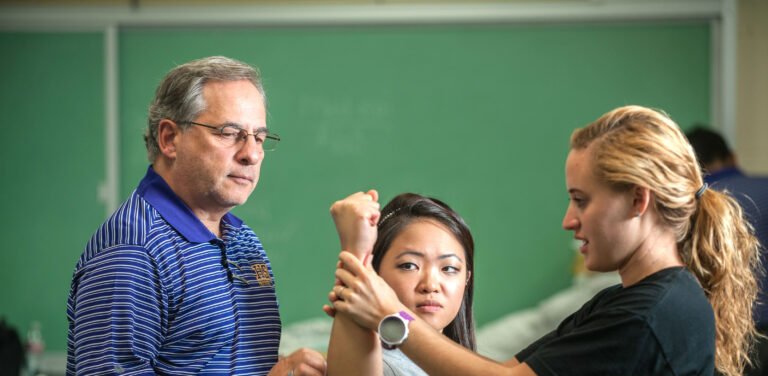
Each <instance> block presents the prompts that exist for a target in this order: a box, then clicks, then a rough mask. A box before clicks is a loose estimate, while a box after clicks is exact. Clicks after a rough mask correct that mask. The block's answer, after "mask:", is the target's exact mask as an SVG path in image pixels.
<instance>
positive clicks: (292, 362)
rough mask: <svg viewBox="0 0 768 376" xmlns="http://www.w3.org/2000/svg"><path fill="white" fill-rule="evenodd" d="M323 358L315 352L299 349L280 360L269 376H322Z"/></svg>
mask: <svg viewBox="0 0 768 376" xmlns="http://www.w3.org/2000/svg"><path fill="white" fill-rule="evenodd" d="M325 369H326V363H325V358H324V357H323V355H322V354H320V353H319V352H317V351H315V350H311V349H307V348H301V349H298V350H296V351H294V352H293V353H292V354H291V355H288V356H286V357H283V358H281V359H280V360H279V361H278V362H277V364H275V366H274V367H272V370H271V371H269V376H324V375H325Z"/></svg>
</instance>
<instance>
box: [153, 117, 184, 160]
mask: <svg viewBox="0 0 768 376" xmlns="http://www.w3.org/2000/svg"><path fill="white" fill-rule="evenodd" d="M180 134H181V128H179V126H178V124H176V123H175V122H173V121H172V120H169V119H162V120H160V122H159V123H158V124H157V146H158V147H159V148H160V153H161V154H163V155H164V156H165V157H166V158H169V159H176V142H177V141H178V139H177V136H178V135H180Z"/></svg>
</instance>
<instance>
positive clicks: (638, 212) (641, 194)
mask: <svg viewBox="0 0 768 376" xmlns="http://www.w3.org/2000/svg"><path fill="white" fill-rule="evenodd" d="M652 198H653V193H652V192H651V190H650V189H648V188H647V187H641V186H639V185H636V186H634V187H633V188H632V209H634V215H635V216H636V217H640V216H642V215H643V214H645V212H646V211H647V210H648V206H649V205H650V204H651V199H652Z"/></svg>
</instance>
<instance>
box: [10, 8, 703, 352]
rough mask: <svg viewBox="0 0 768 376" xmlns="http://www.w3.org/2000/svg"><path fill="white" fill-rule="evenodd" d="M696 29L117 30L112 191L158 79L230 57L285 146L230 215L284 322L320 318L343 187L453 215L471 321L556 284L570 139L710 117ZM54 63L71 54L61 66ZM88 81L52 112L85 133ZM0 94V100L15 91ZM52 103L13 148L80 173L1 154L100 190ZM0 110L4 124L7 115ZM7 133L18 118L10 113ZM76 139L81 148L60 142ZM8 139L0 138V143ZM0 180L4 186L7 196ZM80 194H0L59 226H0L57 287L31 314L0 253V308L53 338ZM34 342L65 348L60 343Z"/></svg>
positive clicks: (124, 182)
mask: <svg viewBox="0 0 768 376" xmlns="http://www.w3.org/2000/svg"><path fill="white" fill-rule="evenodd" d="M710 32H711V30H710V26H709V24H708V23H707V22H704V21H702V22H694V23H679V22H678V23H658V22H654V23H650V22H644V23H631V24H609V23H601V24H541V25H482V26H481V25H440V26H403V25H400V26H349V27H262V28H205V27H194V28H193V27H189V28H158V29H148V28H124V29H120V31H119V37H118V42H119V43H118V45H119V47H118V53H119V88H120V90H119V98H120V102H119V112H120V116H119V119H120V151H121V153H120V154H121V155H120V159H121V161H120V184H121V186H120V197H121V198H124V197H126V196H127V195H128V194H129V193H130V191H131V190H132V189H133V188H134V187H135V185H136V183H137V182H138V180H139V179H140V178H141V176H142V175H143V173H144V171H145V169H146V166H147V160H146V154H145V149H144V146H143V142H142V139H141V135H142V133H143V129H144V127H145V124H146V112H147V107H148V105H149V102H150V100H151V98H152V95H153V93H154V89H155V87H156V85H157V84H158V82H159V80H160V79H161V78H162V77H163V76H164V75H165V73H166V72H167V71H168V70H169V69H171V68H172V67H173V66H175V65H177V64H180V63H183V62H186V61H189V60H191V59H195V58H199V57H203V56H207V55H214V54H216V55H219V54H220V55H227V56H231V57H234V58H237V59H240V60H243V61H246V62H248V63H251V64H254V65H256V66H258V67H259V68H260V69H261V71H262V73H263V76H264V84H265V87H266V91H267V96H268V101H269V107H268V111H269V115H268V122H269V126H270V128H271V129H272V130H274V131H275V132H277V133H279V134H280V135H281V136H282V137H283V142H282V143H281V145H280V147H279V149H278V150H277V151H275V152H272V153H270V154H268V155H267V157H266V160H265V162H264V165H263V168H262V174H261V181H260V182H259V186H258V187H257V188H256V191H255V192H254V194H253V196H251V199H250V200H249V202H248V203H247V204H246V205H244V206H243V207H240V208H237V209H236V210H235V213H236V214H237V215H239V216H240V217H242V218H243V219H244V220H245V221H246V223H248V224H249V225H250V226H251V227H252V228H253V229H254V230H255V231H256V233H257V234H259V235H260V237H261V239H262V241H263V243H264V245H265V247H266V249H267V252H268V253H269V256H270V258H271V260H272V266H273V270H274V271H275V274H276V283H277V289H278V294H279V298H280V303H281V314H282V317H283V321H284V323H291V322H295V321H298V320H302V319H306V318H311V317H317V316H321V315H322V312H321V310H320V307H321V306H322V304H323V303H324V302H325V297H326V294H327V292H328V290H329V287H330V286H331V284H332V282H333V274H332V273H333V268H334V265H335V260H336V255H337V253H338V242H337V240H336V234H335V230H334V228H333V225H332V221H331V219H330V216H329V214H328V208H329V206H330V204H331V203H332V202H333V201H334V200H337V199H339V198H341V197H344V196H346V195H347V194H349V193H351V192H353V191H357V190H365V189H368V188H376V189H378V190H379V191H380V193H381V195H382V199H383V200H384V201H386V200H388V199H390V198H391V197H393V196H394V195H396V194H397V193H400V192H404V191H414V192H419V193H422V194H427V195H432V196H436V197H438V198H441V199H443V200H445V201H447V202H448V203H449V204H451V205H452V206H454V208H456V209H457V210H458V211H459V212H460V213H462V214H463V216H464V217H465V219H466V220H467V222H468V223H469V225H470V227H471V228H472V230H473V233H474V235H475V238H476V243H477V251H476V263H477V264H476V270H475V273H476V283H477V290H476V295H475V296H476V298H475V299H476V305H475V312H476V315H477V318H478V322H479V323H480V324H482V323H485V322H487V321H489V320H492V319H494V318H497V317H499V316H500V315H503V314H505V313H508V312H510V311H514V310H518V309H521V308H525V307H529V306H532V305H534V304H536V302H538V301H540V300H541V299H543V298H545V297H547V296H549V295H551V294H552V293H554V292H556V291H557V290H560V289H562V288H563V287H565V286H567V285H569V284H570V281H571V274H570V266H571V260H572V257H573V255H574V253H573V251H572V249H571V247H570V238H571V236H572V235H571V234H569V233H566V232H565V231H563V230H562V229H561V227H560V223H561V218H562V214H563V212H564V210H565V207H566V204H567V195H566V192H565V187H564V178H563V171H564V167H563V164H564V160H565V157H566V155H567V151H568V137H569V135H570V133H571V131H572V130H573V129H574V128H575V127H578V126H582V125H584V124H585V123H587V122H589V121H591V120H594V119H595V118H597V117H598V116H599V115H601V114H602V113H604V112H606V111H608V110H609V109H611V108H613V107H616V106H620V105H624V104H630V103H634V104H641V105H646V106H653V107H659V108H662V109H664V110H666V111H668V112H669V113H670V114H671V115H672V117H673V118H675V119H676V120H678V122H679V123H680V124H683V125H687V124H690V123H691V122H694V121H708V120H709V114H710V97H711V90H712V89H711V83H710V76H711V72H710V71H711V63H710V59H711V58H710V55H711V51H710V48H711V47H710V46H711V43H710ZM13 38H16V37H15V36H14V37H13ZM13 38H11V39H13ZM41 38H42V39H43V40H49V41H50V40H55V39H56V38H65V39H66V38H74V39H77V36H74V35H65V36H56V35H49V36H46V37H41ZM46 38H47V39H46ZM94 39H96V38H95V37H94ZM0 40H4V39H0ZM13 40H14V41H15V39H13ZM68 40H69V39H68ZM8 43H9V42H3V44H1V45H0V46H2V47H5V46H7V45H8ZM72 43H82V42H81V41H79V40H74V41H73V42H72ZM82 44H85V43H82ZM97 44H98V43H97ZM50 48H53V47H50ZM79 48H83V49H85V50H86V52H88V51H89V49H88V46H87V45H85V46H81V47H75V48H74V49H73V50H78V49H79ZM70 51H71V50H70ZM54 53H56V52H54ZM60 53H61V54H64V53H63V52H60ZM93 53H94V54H96V55H97V56H96V57H95V58H94V59H92V60H88V59H83V58H82V57H78V59H77V61H78V62H82V61H88V63H87V64H85V65H82V66H78V67H76V74H79V75H89V76H90V75H93V74H95V72H98V74H99V75H101V74H102V73H101V72H102V70H101V68H100V63H101V60H100V59H101V55H98V54H99V53H100V51H99V50H98V48H96V49H95V51H93ZM64 55H66V57H67V58H69V57H72V58H73V59H74V57H73V56H72V53H71V52H70V53H67V54H64ZM26 59H31V60H35V59H40V60H42V59H44V58H43V57H42V56H39V55H35V56H29V57H26ZM65 60H66V59H65ZM18 63H19V65H20V67H19V69H20V72H16V73H14V75H15V77H13V78H12V82H15V83H16V84H17V86H18V88H17V90H21V91H22V92H23V93H26V95H28V96H30V97H32V96H34V95H35V94H36V92H35V89H34V87H24V86H23V85H24V83H25V82H27V81H26V80H25V79H24V78H23V77H22V76H23V74H24V73H29V72H30V70H31V69H32V68H31V67H25V66H24V64H25V61H21V60H19V62H18ZM3 64H6V65H7V64H8V63H7V62H4V63H3ZM4 66H5V65H3V67H4ZM24 69H27V70H24ZM49 69H51V72H53V73H51V74H52V75H56V76H58V75H61V74H63V68H59V67H56V66H52V67H51V68H49ZM4 74H6V73H4ZM14 80H15V81H14ZM89 85H90V83H89ZM101 85H103V79H96V81H94V82H93V85H92V86H93V87H90V86H89V87H85V86H77V87H76V88H75V89H73V90H74V91H75V93H76V94H77V95H72V94H70V95H69V96H66V98H67V99H68V100H70V99H71V100H76V102H77V103H78V105H79V106H80V107H75V106H72V107H74V109H70V108H68V109H67V111H75V112H76V113H83V114H85V115H87V116H89V117H92V118H94V119H96V121H97V122H100V121H101V119H102V118H103V115H102V114H103V110H102V108H103V99H102V98H103V97H102V93H103V89H102V86H101ZM57 86H58V87H59V88H60V89H63V88H64V87H72V86H75V85H57ZM0 90H2V94H3V95H4V98H5V96H13V95H15V94H16V93H15V92H9V91H8V88H3V89H0ZM73 97H77V98H74V99H73ZM28 100H31V99H30V98H28ZM56 100H57V97H56V96H55V95H54V94H53V93H50V94H48V95H47V96H46V97H45V103H42V104H41V106H43V108H44V109H45V110H41V111H39V112H40V113H42V114H43V115H41V116H46V119H49V120H47V121H46V122H47V123H46V124H45V125H47V127H45V128H41V130H40V131H37V132H27V133H31V134H28V135H27V134H26V133H25V136H24V137H29V139H30V140H33V141H32V144H33V145H41V144H44V142H49V141H45V140H46V137H47V136H49V135H50V132H51V131H53V130H56V131H60V132H66V134H67V135H68V137H66V138H65V139H66V142H64V141H63V140H60V141H59V142H60V143H61V145H65V146H66V147H67V150H68V153H76V154H77V155H80V154H84V153H90V154H89V155H91V158H92V159H90V160H86V161H78V160H71V161H70V160H69V159H68V158H66V157H62V155H61V154H57V155H56V156H55V158H53V159H52V156H51V155H46V154H44V153H40V152H39V150H50V148H45V147H42V146H41V147H38V148H33V149H31V150H32V152H31V153H26V154H24V153H22V152H21V150H22V149H18V148H20V147H17V146H14V147H17V149H12V150H18V151H17V152H16V153H15V155H24V156H25V157H23V158H21V161H23V162H24V164H40V165H46V164H45V162H49V163H55V164H54V166H56V167H57V168H58V169H59V170H61V171H56V174H57V175H56V176H59V175H64V174H65V172H66V171H68V170H67V169H75V168H76V167H73V166H74V165H76V164H83V165H85V166H92V165H95V166H94V167H93V168H90V167H82V166H77V169H76V171H77V172H78V173H83V174H84V173H85V172H82V171H80V170H81V169H83V170H88V171H89V172H88V173H91V174H93V175H94V178H93V180H96V181H97V180H98V179H97V178H102V179H103V173H102V171H103V169H104V167H103V166H104V165H103V157H102V156H103V147H102V146H101V145H103V141H102V140H103V133H102V132H103V130H102V129H101V128H98V126H97V127H95V128H93V127H92V128H87V126H86V125H85V124H84V123H87V122H84V121H68V122H67V123H66V126H67V127H73V128H67V129H66V131H65V130H64V125H65V124H64V123H61V122H56V120H55V119H57V118H60V117H59V116H60V115H61V112H62V111H55V110H48V108H50V107H49V106H52V104H51V103H49V102H51V101H56ZM3 102H4V103H3V105H4V106H7V105H8V103H7V101H3ZM62 105H63V104H62V103H56V106H62ZM14 107H16V106H13V107H7V108H4V110H5V112H6V113H9V112H10V113H14V111H16V108H14ZM68 115H69V116H67V117H70V118H71V117H72V116H74V115H70V114H69V113H68ZM12 119H16V121H17V122H18V121H19V120H21V119H23V116H22V115H16V117H12ZM68 120H69V119H68ZM51 122H52V124H50V123H51ZM8 124H13V123H8ZM99 124H100V123H99ZM5 127H6V128H8V127H9V125H6V126H5ZM86 129H90V131H86ZM78 137H82V138H83V139H85V140H87V141H90V142H88V143H87V145H86V146H80V147H77V148H75V147H72V143H73V142H76V141H75V140H78ZM50 142H52V143H54V142H53V141H50ZM15 143H16V141H13V140H9V139H8V138H5V140H4V141H3V146H7V145H13V144H15ZM54 144H56V143H54ZM45 145H47V144H45ZM57 145H58V144H57ZM70 149H72V150H70ZM75 149H76V150H75ZM96 149H98V150H96ZM24 150H30V149H24ZM3 152H4V153H6V151H3ZM3 156H4V158H3V160H4V162H3V163H4V169H3V174H4V176H6V174H8V176H10V177H11V178H10V179H5V180H6V181H12V182H16V181H19V180H23V179H28V178H29V176H33V175H34V174H33V172H32V170H31V169H29V168H24V167H21V166H18V165H11V164H10V163H9V162H8V158H9V157H8V156H7V155H5V154H4V155H3ZM62 164H67V166H64V167H62V166H61V165H62ZM5 166H12V169H6V167H5ZM46 166H47V165H46ZM69 175H72V176H69ZM78 176H79V175H77V174H75V173H72V174H68V175H67V176H62V177H61V179H60V180H57V181H56V182H55V183H54V182H50V184H51V187H52V188H53V187H54V186H55V187H56V188H57V189H58V188H59V187H60V186H61V187H65V186H69V185H73V186H77V187H80V189H82V190H89V189H91V190H92V189H93V184H92V183H91V182H84V181H83V180H85V179H83V178H79V177H78ZM8 186H9V184H6V188H4V189H5V190H4V192H10V189H13V190H19V191H21V190H23V189H22V188H21V187H11V188H9V187H8ZM27 190H28V189H27ZM77 193H82V194H85V193H84V192H77ZM25 194H27V193H25ZM88 194H89V197H90V200H91V202H90V203H87V204H84V205H93V206H95V207H97V208H99V209H97V210H96V211H95V212H94V213H90V212H86V211H84V210H72V209H71V206H73V205H75V203H76V202H78V201H80V200H79V199H78V197H77V196H76V195H74V194H73V195H71V197H68V199H67V200H66V201H62V200H54V199H53V195H52V194H51V195H49V196H46V197H45V200H43V201H40V200H31V199H27V200H24V201H22V200H16V199H8V198H4V199H3V200H5V201H3V205H4V206H3V208H6V207H9V208H11V209H13V210H12V211H10V212H13V213H14V216H16V215H18V214H16V213H20V214H24V213H29V216H30V219H23V218H18V220H17V219H10V217H6V221H12V222H13V223H16V222H24V221H29V220H39V219H40V218H43V219H45V220H46V221H52V220H53V219H51V215H52V213H59V212H61V211H64V212H66V213H67V217H66V219H57V220H56V222H55V225H53V224H45V223H47V222H40V223H41V224H40V225H37V226H44V230H46V231H49V230H50V231H49V232H46V233H50V234H51V236H46V237H40V236H38V232H36V231H31V230H30V229H28V228H27V227H28V226H25V225H24V224H23V223H21V224H18V225H17V228H15V229H14V230H13V231H14V232H9V231H10V230H9V229H8V226H3V227H4V229H3V231H4V232H3V235H5V238H6V239H9V241H8V243H9V244H14V245H12V246H11V247H12V248H14V249H15V247H16V243H15V242H13V241H12V240H10V239H16V238H17V237H18V236H19V234H23V236H24V237H25V238H29V237H35V236H37V237H36V238H35V242H36V243H37V242H39V243H40V245H35V248H34V250H30V251H27V252H33V251H34V252H39V253H40V254H41V255H45V257H46V260H47V259H48V258H50V257H49V255H54V254H55V255H57V256H56V257H64V258H66V259H64V260H60V261H58V262H56V263H49V262H48V261H46V262H45V263H42V265H41V264H40V263H38V264H36V265H35V267H37V268H40V271H41V273H45V274H46V275H51V276H52V277H51V279H50V280H45V284H46V286H48V285H50V284H55V290H51V291H52V292H50V293H46V294H47V295H45V299H46V302H45V306H33V305H30V304H29V302H28V300H27V298H26V297H25V295H24V293H22V291H24V292H29V293H40V292H39V291H38V290H40V289H42V286H40V285H34V286H35V287H34V289H32V288H31V287H30V289H24V290H22V289H20V288H19V287H18V286H20V285H21V284H20V283H19V282H17V281H20V280H25V278H27V276H26V274H25V273H29V269H30V266H29V265H28V264H27V263H28V262H29V259H28V258H26V257H24V256H8V254H9V253H12V252H10V251H6V252H4V253H3V256H2V257H3V260H6V259H8V258H9V257H12V258H11V259H10V260H11V261H13V262H15V263H16V264H14V265H15V266H16V267H15V268H14V269H13V271H11V273H8V274H6V275H3V276H2V277H0V278H3V279H2V281H7V283H5V285H9V284H10V283H13V286H14V287H10V286H8V287H6V286H4V287H0V288H3V289H4V290H2V291H3V295H6V294H7V295H8V296H10V300H9V304H11V305H13V306H14V307H15V306H18V307H22V306H24V307H25V308H24V309H25V311H24V313H23V314H24V315H32V312H35V311H37V310H40V309H46V310H48V311H51V312H54V315H55V316H52V317H55V319H54V318H50V319H46V318H44V320H48V321H50V322H51V323H50V324H48V323H47V322H44V325H46V326H49V327H52V328H53V329H55V334H51V336H54V335H55V336H60V335H61V333H65V332H66V325H65V321H64V310H65V302H66V293H67V291H68V287H69V276H70V275H71V271H72V269H73V267H74V264H75V262H76V260H77V257H78V256H79V254H80V251H81V249H82V244H83V243H84V242H85V241H86V240H87V238H88V236H89V235H90V233H91V232H92V231H93V230H95V228H96V226H97V225H98V223H99V222H100V221H101V220H102V219H103V212H101V211H100V210H103V209H100V208H101V206H99V205H98V202H97V200H96V198H95V196H94V195H93V192H90V191H88ZM3 196H6V195H3ZM22 197H27V198H31V197H30V194H27V195H26V196H22ZM82 200H83V201H85V199H82ZM22 206H23V207H22ZM14 208H15V209H14ZM94 217H99V218H98V220H97V219H94ZM53 227H55V229H49V228H53ZM81 227H86V229H85V230H82V229H80V228H81ZM41 231H42V230H41ZM59 233H62V234H75V233H77V234H78V235H79V238H78V239H74V240H75V241H74V242H72V243H71V244H69V243H68V244H67V245H66V247H67V249H66V250H65V251H60V249H61V247H62V246H64V245H63V243H62V242H60V241H58V237H59V236H60V235H59ZM28 242H29V240H28V239H27V240H25V241H23V242H22V243H28ZM25 246H26V245H25ZM29 247H32V245H31V244H30V245H29ZM30 249H31V248H30ZM14 252H15V251H14ZM19 252H21V251H19ZM57 252H59V253H57ZM62 255H63V256H62ZM22 265H24V266H23V267H22ZM54 275H56V277H55V280H54V278H53V276H54ZM10 281H13V282H10ZM41 283H42V282H41ZM53 291H55V292H53ZM20 309H21V308H13V310H11V309H6V308H5V303H3V307H2V309H0V314H7V313H6V312H10V313H11V314H13V315H17V316H16V317H18V315H19V313H18V312H21V311H20ZM41 317H42V316H41ZM17 320H21V321H19V322H22V321H23V320H22V319H17ZM46 334H47V333H46ZM51 336H48V337H51ZM49 342H50V343H51V346H52V347H56V348H60V349H61V348H63V343H64V340H63V337H56V338H55V339H54V338H51V339H50V340H49Z"/></svg>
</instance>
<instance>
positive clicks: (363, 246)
mask: <svg viewBox="0 0 768 376" xmlns="http://www.w3.org/2000/svg"><path fill="white" fill-rule="evenodd" d="M378 201H379V193H378V192H376V190H373V189H371V190H370V191H368V192H365V193H363V192H357V193H355V194H352V195H350V196H349V197H347V198H345V199H343V200H339V201H336V202H334V203H333V205H331V216H333V222H334V223H335V224H336V231H338V233H339V240H340V241H341V249H342V250H345V251H348V252H350V253H352V254H353V255H355V256H356V257H357V258H358V259H359V260H361V261H363V260H365V258H366V256H367V255H368V254H370V253H371V251H372V250H373V244H374V243H375V242H376V224H377V223H378V221H379V216H380V215H381V213H379V206H380V205H379V202H378Z"/></svg>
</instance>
